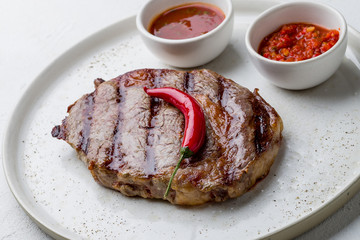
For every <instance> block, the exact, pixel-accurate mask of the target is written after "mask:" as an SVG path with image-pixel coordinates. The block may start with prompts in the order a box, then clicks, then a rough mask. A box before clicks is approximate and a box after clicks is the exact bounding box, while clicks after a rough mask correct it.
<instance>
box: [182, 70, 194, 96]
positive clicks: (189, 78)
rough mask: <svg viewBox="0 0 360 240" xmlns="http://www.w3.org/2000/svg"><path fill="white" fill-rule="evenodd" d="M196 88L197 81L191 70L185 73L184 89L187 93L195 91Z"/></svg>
mask: <svg viewBox="0 0 360 240" xmlns="http://www.w3.org/2000/svg"><path fill="white" fill-rule="evenodd" d="M194 88H195V82H194V76H193V74H191V73H190V72H185V73H184V90H185V92H187V93H191V92H193V91H194Z"/></svg>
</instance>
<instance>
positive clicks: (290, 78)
mask: <svg viewBox="0 0 360 240" xmlns="http://www.w3.org/2000/svg"><path fill="white" fill-rule="evenodd" d="M298 22H305V23H312V24H315V25H319V26H322V27H325V28H327V29H337V30H339V33H340V36H339V40H338V42H337V43H336V44H335V45H334V46H333V47H332V48H331V49H329V50H328V51H327V52H325V53H323V54H321V55H320V56H317V57H315V58H311V59H307V60H303V61H298V62H279V61H275V60H270V59H267V58H265V57H263V56H261V55H260V54H258V53H257V50H258V47H259V44H260V42H261V40H262V39H263V38H264V37H265V36H267V35H269V34H270V33H272V32H274V31H275V30H276V29H278V28H279V27H280V26H281V25H283V24H287V23H298ZM245 44H246V48H247V50H248V52H249V55H250V59H251V61H252V62H253V64H254V65H255V67H256V68H257V69H258V71H259V72H260V73H261V74H262V75H263V76H264V77H265V78H266V79H268V80H269V81H270V82H271V83H273V84H275V85H276V86H278V87H282V88H286V89H292V90H300V89H306V88H311V87H314V86H316V85H319V84H320V83H322V82H324V81H326V80H327V79H328V78H329V77H330V76H331V75H332V74H334V72H335V71H336V70H337V69H338V67H339V66H340V64H341V61H342V60H343V57H344V54H345V50H346V46H347V24H346V21H345V19H344V17H343V16H342V15H341V14H340V13H339V12H338V11H337V10H335V9H334V8H332V7H329V6H327V5H324V4H320V3H313V2H293V3H285V4H280V5H277V6H275V7H273V8H270V9H268V10H266V11H265V12H263V13H262V14H261V15H259V17H258V18H257V19H256V20H255V21H254V22H253V23H252V24H251V25H250V27H249V28H248V30H247V32H246V37H245Z"/></svg>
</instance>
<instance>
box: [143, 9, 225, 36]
mask: <svg viewBox="0 0 360 240" xmlns="http://www.w3.org/2000/svg"><path fill="white" fill-rule="evenodd" d="M224 19H225V14H224V13H223V12H222V11H221V9H220V8H218V7H216V6H214V5H211V4H205V3H190V4H184V5H180V6H176V7H173V8H170V9H168V10H166V11H164V12H163V13H161V14H160V15H158V16H157V17H155V19H154V20H153V21H152V23H151V24H150V27H149V32H150V33H151V34H153V35H155V36H158V37H161V38H167V39H185V38H192V37H197V36H200V35H202V34H205V33H207V32H209V31H211V30H213V29H214V28H216V27H217V26H218V25H219V24H220V23H221V22H222V21H223V20H224Z"/></svg>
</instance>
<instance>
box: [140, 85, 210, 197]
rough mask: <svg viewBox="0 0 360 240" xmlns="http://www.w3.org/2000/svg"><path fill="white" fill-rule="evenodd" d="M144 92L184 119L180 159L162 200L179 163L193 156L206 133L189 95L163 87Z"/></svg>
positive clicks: (199, 110) (198, 112)
mask: <svg viewBox="0 0 360 240" xmlns="http://www.w3.org/2000/svg"><path fill="white" fill-rule="evenodd" d="M144 91H145V92H146V93H147V94H148V95H149V96H152V97H158V98H161V99H163V100H164V101H165V102H167V103H170V104H172V105H174V106H175V107H176V108H178V109H179V110H180V111H181V112H182V113H183V114H184V117H185V130H184V138H183V141H182V143H181V149H180V153H181V157H180V160H179V161H178V163H177V165H176V167H175V169H174V172H173V173H172V176H171V178H170V181H169V184H168V187H167V189H166V191H165V194H164V198H166V197H167V195H168V193H169V190H170V187H171V182H172V180H173V178H174V176H175V174H176V172H177V170H178V169H179V167H180V163H181V161H182V160H183V159H185V158H188V157H191V156H192V155H194V154H195V153H196V152H197V151H198V150H199V149H200V148H201V146H202V145H203V144H204V141H205V132H206V128H205V117H204V113H203V111H202V109H201V107H200V106H199V104H198V103H197V101H196V100H195V99H194V98H193V97H192V96H190V95H189V94H187V93H184V92H182V91H180V90H178V89H176V88H171V87H163V88H154V89H148V88H146V87H144Z"/></svg>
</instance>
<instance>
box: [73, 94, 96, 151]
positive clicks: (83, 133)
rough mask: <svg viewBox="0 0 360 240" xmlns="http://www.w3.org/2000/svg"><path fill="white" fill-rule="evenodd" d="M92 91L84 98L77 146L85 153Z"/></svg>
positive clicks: (88, 132)
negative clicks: (81, 123)
mask: <svg viewBox="0 0 360 240" xmlns="http://www.w3.org/2000/svg"><path fill="white" fill-rule="evenodd" d="M94 93H95V92H92V93H91V94H89V95H88V96H87V98H86V99H85V103H84V104H85V108H84V110H83V121H82V122H83V127H82V130H81V131H80V141H79V144H78V145H77V148H78V149H80V150H81V151H83V152H84V153H85V154H87V152H88V146H89V142H90V139H89V136H90V128H91V123H92V115H93V112H94Z"/></svg>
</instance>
